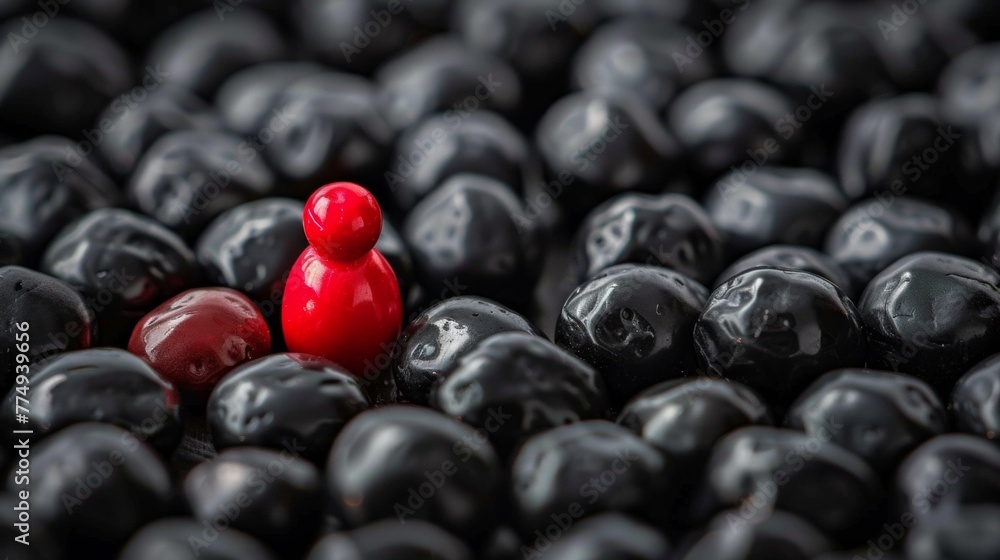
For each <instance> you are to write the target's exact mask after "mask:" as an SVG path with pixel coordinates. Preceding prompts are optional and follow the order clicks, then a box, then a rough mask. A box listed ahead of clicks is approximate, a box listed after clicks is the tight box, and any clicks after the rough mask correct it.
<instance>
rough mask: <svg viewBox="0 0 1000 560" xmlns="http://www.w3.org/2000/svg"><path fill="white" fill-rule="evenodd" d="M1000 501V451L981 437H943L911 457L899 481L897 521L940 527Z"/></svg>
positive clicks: (905, 463) (919, 449)
mask: <svg viewBox="0 0 1000 560" xmlns="http://www.w3.org/2000/svg"><path fill="white" fill-rule="evenodd" d="M998 502H1000V449H998V448H997V446H996V445H995V444H993V443H991V442H989V441H987V440H985V439H983V438H979V437H975V436H970V435H966V434H945V435H942V436H938V437H936V438H933V439H931V440H929V441H927V442H926V443H924V444H923V445H921V446H920V447H918V448H917V449H916V451H914V452H913V453H911V454H910V455H908V456H907V457H906V459H905V460H904V461H903V463H902V464H901V465H900V466H899V469H898V470H897V471H896V476H895V495H894V497H893V506H894V508H895V511H894V512H893V519H899V520H901V521H909V524H910V525H911V526H912V525H913V524H915V523H916V524H923V523H927V524H940V523H941V521H942V520H945V519H947V518H948V517H949V516H950V515H953V514H954V512H956V511H958V510H960V509H961V508H963V507H968V506H974V505H979V504H991V505H994V504H996V503H998Z"/></svg>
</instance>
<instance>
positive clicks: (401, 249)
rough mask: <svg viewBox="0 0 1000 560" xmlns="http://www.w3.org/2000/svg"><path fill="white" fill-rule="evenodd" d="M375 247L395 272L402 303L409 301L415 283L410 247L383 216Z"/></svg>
mask: <svg viewBox="0 0 1000 560" xmlns="http://www.w3.org/2000/svg"><path fill="white" fill-rule="evenodd" d="M375 249H377V250H378V252H379V253H382V256H383V257H385V260H387V261H389V266H391V267H392V271H393V272H395V273H396V280H398V281H399V291H400V294H401V295H402V296H403V303H404V304H406V303H407V302H409V301H410V298H411V292H412V291H413V286H414V284H415V283H416V271H415V270H414V268H413V255H412V254H411V253H410V248H409V247H407V246H406V244H405V243H403V237H402V236H400V235H399V232H397V231H396V228H394V227H393V226H392V223H390V222H389V221H388V220H386V219H385V218H384V217H383V219H382V233H380V234H379V237H378V241H377V242H376V243H375Z"/></svg>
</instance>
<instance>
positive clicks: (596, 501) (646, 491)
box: [511, 420, 678, 536]
mask: <svg viewBox="0 0 1000 560" xmlns="http://www.w3.org/2000/svg"><path fill="white" fill-rule="evenodd" d="M511 485H512V491H513V499H514V507H515V510H516V512H517V517H516V519H517V522H518V524H519V525H520V527H521V529H522V530H523V532H524V535H526V536H528V535H535V531H539V532H541V533H542V534H546V533H547V532H549V531H550V529H549V528H550V527H553V526H554V527H556V528H557V529H558V528H559V527H560V525H566V524H567V523H573V522H574V521H575V520H576V519H579V518H581V517H584V516H589V515H594V514H597V513H602V512H611V511H614V512H621V513H627V514H631V515H635V516H637V517H638V518H640V519H643V520H645V521H648V522H650V523H653V524H654V525H659V524H661V523H663V521H664V520H665V518H666V515H667V514H668V512H669V510H670V508H671V506H672V502H673V498H674V495H675V494H676V492H677V490H678V488H677V485H676V481H674V480H673V478H672V473H671V472H670V471H669V465H668V464H667V463H666V461H665V460H664V459H663V457H662V455H660V453H659V452H658V451H656V449H655V448H654V447H653V446H651V445H650V444H648V443H646V442H645V441H644V440H642V439H641V438H639V437H638V436H636V435H635V434H633V433H632V432H629V431H628V430H626V429H625V428H622V427H621V426H618V425H616V424H612V423H611V422H607V421H604V420H588V421H584V422H577V423H573V424H568V425H565V426H560V427H558V428H553V429H551V430H548V431H546V432H542V433H541V434H538V435H536V436H534V437H532V438H531V439H529V440H528V441H527V442H525V444H524V446H522V447H521V450H520V451H519V452H518V454H517V456H516V457H515V459H514V463H513V466H512V467H511Z"/></svg>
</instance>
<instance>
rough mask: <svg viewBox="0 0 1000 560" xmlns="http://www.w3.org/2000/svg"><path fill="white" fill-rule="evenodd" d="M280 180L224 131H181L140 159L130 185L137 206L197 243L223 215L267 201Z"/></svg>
mask: <svg viewBox="0 0 1000 560" xmlns="http://www.w3.org/2000/svg"><path fill="white" fill-rule="evenodd" d="M274 188H275V178H274V175H273V173H272V172H271V170H270V169H268V167H267V165H266V164H265V163H264V162H263V159H262V158H261V157H260V154H259V153H258V152H257V151H255V149H254V147H253V146H252V145H251V144H250V143H249V142H248V141H243V140H241V139H240V138H239V137H238V136H234V135H231V134H227V133H221V132H199V131H178V132H172V133H169V134H167V135H165V136H163V137H162V138H160V139H159V140H158V141H157V142H156V143H155V144H153V146H152V147H151V148H150V149H149V150H148V151H147V152H146V155H144V156H143V157H142V159H141V160H139V164H138V166H137V167H136V170H135V173H134V174H133V175H132V178H131V180H130V181H129V185H128V193H129V196H130V197H131V199H132V202H133V203H134V204H135V205H136V206H137V207H138V208H139V209H140V210H142V211H143V212H145V213H146V214H148V215H150V216H152V217H153V218H155V219H156V220H157V221H159V222H160V223H162V224H163V225H165V226H167V227H169V228H171V229H172V230H174V231H175V232H176V233H177V234H178V235H180V236H181V237H183V238H185V239H188V240H191V239H195V238H196V237H197V235H198V234H199V233H200V232H201V231H202V230H203V229H204V228H205V226H207V225H208V224H209V223H210V222H211V221H212V220H213V219H214V218H215V217H217V216H218V215H219V214H221V213H222V212H224V211H226V210H228V209H230V208H232V207H234V206H237V205H239V204H242V203H244V202H248V201H250V200H255V199H257V198H261V197H264V196H267V195H269V194H271V193H272V191H273V190H274Z"/></svg>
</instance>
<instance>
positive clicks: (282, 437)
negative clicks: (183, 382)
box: [206, 353, 369, 465]
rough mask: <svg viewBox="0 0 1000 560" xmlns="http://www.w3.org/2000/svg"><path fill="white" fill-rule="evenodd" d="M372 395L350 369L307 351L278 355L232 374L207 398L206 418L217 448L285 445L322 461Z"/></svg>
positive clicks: (281, 447) (321, 462) (311, 458)
mask: <svg viewBox="0 0 1000 560" xmlns="http://www.w3.org/2000/svg"><path fill="white" fill-rule="evenodd" d="M368 407H369V402H368V396H367V395H366V394H365V392H364V390H363V389H362V387H361V386H360V385H359V384H358V382H357V381H356V380H355V378H354V377H352V376H351V375H350V373H348V372H347V371H346V370H344V369H343V368H341V367H340V366H338V365H336V364H334V363H333V362H331V361H329V360H326V359H324V358H318V357H315V356H309V355H307V354H292V353H286V354H273V355H271V356H267V357H264V358H260V359H258V360H254V361H252V362H248V363H246V364H244V365H242V366H240V367H238V368H236V369H234V370H233V371H232V372H230V373H229V374H228V375H226V377H225V378H224V379H223V380H222V381H221V382H220V383H219V384H218V385H217V386H216V387H215V389H214V390H213V391H212V395H211V396H210V397H209V399H208V409H207V412H206V417H207V421H208V427H209V429H210V430H211V432H212V442H213V443H214V444H215V447H216V448H218V449H224V448H227V447H236V446H257V447H268V448H273V449H278V450H280V449H284V448H285V447H286V446H288V445H294V446H295V448H296V449H297V450H298V452H299V454H300V455H302V456H303V457H304V458H306V459H309V460H310V461H313V462H315V463H319V464H321V465H322V464H323V462H324V461H325V460H326V456H327V455H328V454H329V452H330V448H331V447H332V446H333V440H334V438H335V437H337V434H338V433H339V432H340V429H341V428H343V426H344V424H346V423H347V422H348V421H349V420H350V419H351V418H353V417H354V416H355V415H357V414H358V413H359V412H361V411H363V410H365V409H367V408H368Z"/></svg>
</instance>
